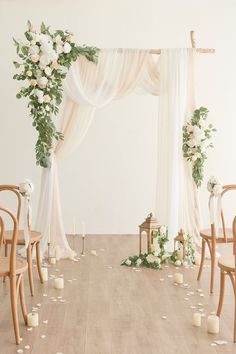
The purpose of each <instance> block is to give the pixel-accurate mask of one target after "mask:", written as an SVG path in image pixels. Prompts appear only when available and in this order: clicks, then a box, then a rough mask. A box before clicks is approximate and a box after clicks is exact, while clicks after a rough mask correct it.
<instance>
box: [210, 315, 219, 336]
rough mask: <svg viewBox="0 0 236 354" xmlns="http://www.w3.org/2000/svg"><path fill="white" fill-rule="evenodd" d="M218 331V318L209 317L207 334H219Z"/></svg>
mask: <svg viewBox="0 0 236 354" xmlns="http://www.w3.org/2000/svg"><path fill="white" fill-rule="evenodd" d="M219 331H220V321H219V317H218V316H215V315H210V316H208V318H207V332H208V333H213V334H216V333H219Z"/></svg>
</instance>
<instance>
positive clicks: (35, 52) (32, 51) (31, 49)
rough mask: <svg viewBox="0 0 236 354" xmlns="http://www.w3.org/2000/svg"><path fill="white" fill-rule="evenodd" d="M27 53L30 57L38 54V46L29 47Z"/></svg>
mask: <svg viewBox="0 0 236 354" xmlns="http://www.w3.org/2000/svg"><path fill="white" fill-rule="evenodd" d="M29 53H30V54H32V55H35V54H39V46H38V45H31V46H30V47H29Z"/></svg>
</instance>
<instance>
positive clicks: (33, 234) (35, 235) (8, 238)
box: [4, 230, 42, 245]
mask: <svg viewBox="0 0 236 354" xmlns="http://www.w3.org/2000/svg"><path fill="white" fill-rule="evenodd" d="M41 238H42V234H41V232H39V231H30V243H34V242H36V241H40V240H41ZM4 240H5V242H6V243H12V231H11V230H9V231H5V233H4ZM17 244H18V245H24V244H25V239H24V230H19V231H18V237H17Z"/></svg>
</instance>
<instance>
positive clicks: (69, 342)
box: [0, 236, 236, 354]
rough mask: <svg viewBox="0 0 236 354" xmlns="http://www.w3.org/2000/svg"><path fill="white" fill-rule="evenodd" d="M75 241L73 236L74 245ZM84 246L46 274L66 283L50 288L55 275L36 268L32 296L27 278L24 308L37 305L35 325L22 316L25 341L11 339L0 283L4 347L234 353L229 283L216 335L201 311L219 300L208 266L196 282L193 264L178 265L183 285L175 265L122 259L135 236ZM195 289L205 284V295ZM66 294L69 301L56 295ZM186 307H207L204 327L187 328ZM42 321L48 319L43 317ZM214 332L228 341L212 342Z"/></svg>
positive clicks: (50, 351) (4, 352)
mask: <svg viewBox="0 0 236 354" xmlns="http://www.w3.org/2000/svg"><path fill="white" fill-rule="evenodd" d="M79 241H80V240H79V238H76V240H74V241H73V240H72V238H70V243H71V245H74V247H75V248H76V249H77V250H78V249H79V246H80V243H79ZM86 248H87V254H86V256H85V257H81V258H80V260H79V262H73V261H69V260H64V261H60V262H59V263H57V265H55V266H51V267H50V268H49V273H50V274H51V275H61V274H63V276H64V279H65V289H64V290H55V289H53V287H52V280H49V281H48V282H47V283H46V284H44V285H43V286H42V285H41V284H40V283H39V281H38V278H37V277H36V275H35V286H36V296H35V297H30V295H29V287H28V280H27V279H26V281H25V285H26V289H25V290H26V299H27V309H28V312H30V311H31V308H32V306H36V305H37V304H38V303H40V304H41V307H39V311H38V312H39V316H40V326H39V327H37V328H35V329H33V330H32V331H28V330H27V328H26V327H25V326H24V325H23V321H22V318H21V336H22V337H23V340H22V342H21V345H19V346H16V345H15V344H14V335H13V329H12V326H11V317H10V306H9V283H7V284H6V285H5V284H1V285H0V289H1V293H0V296H1V302H0V318H1V320H0V353H1V354H12V353H17V350H19V349H23V351H22V352H23V353H33V354H59V353H60V354H61V353H63V354H83V353H86V354H108V353H109V354H172V353H173V354H195V353H196V354H208V353H209V354H210V353H236V344H233V343H232V331H233V293H232V289H231V287H230V286H228V287H227V291H226V299H225V305H224V307H223V313H222V317H221V320H220V325H221V331H220V334H219V335H209V334H207V332H206V317H207V316H208V315H209V314H210V312H212V311H216V307H217V302H218V289H216V292H215V295H212V296H210V295H209V286H208V280H209V268H208V267H206V268H205V269H204V274H203V279H202V281H201V282H199V283H197V281H196V277H197V271H198V268H197V267H196V268H189V269H182V268H181V269H179V270H180V271H181V272H183V273H184V278H185V282H186V283H188V284H189V285H190V288H189V289H185V288H183V287H180V286H174V284H173V279H172V278H171V277H168V275H169V276H171V275H173V274H174V273H175V272H176V269H175V267H173V266H169V267H166V268H164V269H163V270H161V271H154V270H149V269H141V271H136V270H134V269H132V268H127V267H121V266H120V265H119V264H120V261H121V260H122V259H123V258H124V257H126V256H128V255H132V254H136V253H137V249H138V239H137V237H135V236H91V237H87V239H86ZM92 249H95V250H97V253H98V256H97V257H96V256H93V255H91V254H90V251H91V250H92ZM34 270H35V269H34ZM179 270H178V271H179ZM217 283H218V281H217ZM227 283H229V281H228V282H227ZM229 285H230V284H229ZM199 288H201V289H202V290H203V294H204V296H202V297H201V296H200V293H199V292H198V291H197V289H199ZM189 292H194V294H193V295H191V294H190V295H189V294H188V295H187V293H189ZM45 294H46V295H47V296H43V295H45ZM58 296H59V298H58ZM52 297H54V298H55V299H56V300H57V301H53V299H51V298H52ZM60 297H62V299H61V298H60ZM63 299H65V300H66V302H61V301H60V300H63ZM187 299H188V300H187ZM199 303H202V304H203V306H201V305H198V304H199ZM191 306H196V307H197V308H198V309H201V308H202V309H203V311H202V312H203V313H205V314H206V317H204V318H203V325H202V327H201V328H194V327H192V324H191V318H192V312H193V311H196V310H194V309H192V308H191ZM162 316H166V317H167V318H166V319H163V318H162ZM47 320H48V323H47V324H46V323H43V321H47ZM41 336H43V338H42V337H41ZM44 336H46V337H44ZM217 339H222V340H225V341H227V344H225V345H221V346H220V345H217V346H212V345H211V344H212V343H213V341H214V340H217ZM25 346H26V347H27V348H28V346H30V349H29V348H28V349H27V348H26V349H25ZM19 352H21V351H19Z"/></svg>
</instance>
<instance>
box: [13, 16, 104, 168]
mask: <svg viewBox="0 0 236 354" xmlns="http://www.w3.org/2000/svg"><path fill="white" fill-rule="evenodd" d="M27 28H28V29H27V31H26V32H25V33H24V35H25V38H26V42H25V43H20V42H19V41H17V40H16V39H14V38H13V42H14V45H15V46H16V52H17V54H18V56H19V58H20V59H21V63H18V62H17V61H14V62H13V64H14V66H15V68H16V69H19V68H21V72H20V73H19V74H15V75H14V76H13V79H15V80H18V81H26V86H25V87H22V88H21V89H20V91H19V92H18V93H17V95H16V97H17V98H18V99H20V98H22V97H25V98H28V100H29V103H28V107H29V109H30V116H31V118H32V125H33V127H34V128H35V129H36V130H37V133H38V139H37V142H36V146H35V152H36V164H37V165H40V166H42V167H45V168H46V167H50V157H51V151H52V148H53V144H54V141H55V140H60V139H63V134H62V133H60V132H58V131H57V129H56V126H55V124H54V122H53V116H55V115H57V114H58V112H59V106H60V104H61V102H62V94H63V88H62V82H63V80H64V79H65V77H66V74H67V71H68V69H69V68H70V66H71V64H72V62H73V61H76V60H77V58H78V57H79V56H81V55H82V56H84V57H85V58H87V59H88V60H89V61H92V62H94V63H96V62H97V57H98V49H97V48H95V47H87V46H78V45H77V44H76V43H74V42H73V41H72V34H71V33H70V32H68V31H61V30H56V31H55V32H50V27H47V26H46V25H45V24H44V23H43V22H42V24H41V30H40V33H36V32H35V31H34V29H33V27H32V24H31V22H30V21H28V22H27ZM59 46H60V47H61V48H62V49H61V50H60V51H59V50H58V47H59ZM65 46H67V50H66V49H65ZM43 60H44V61H45V60H46V63H45V62H43Z"/></svg>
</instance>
